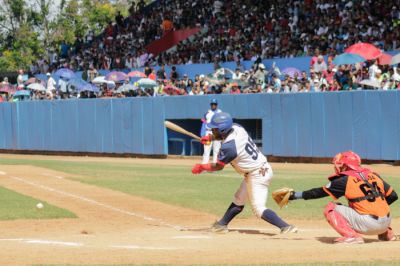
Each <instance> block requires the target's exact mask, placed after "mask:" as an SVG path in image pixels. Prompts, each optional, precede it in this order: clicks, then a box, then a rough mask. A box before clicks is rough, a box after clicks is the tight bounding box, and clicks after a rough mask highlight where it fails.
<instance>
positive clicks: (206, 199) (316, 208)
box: [0, 159, 400, 219]
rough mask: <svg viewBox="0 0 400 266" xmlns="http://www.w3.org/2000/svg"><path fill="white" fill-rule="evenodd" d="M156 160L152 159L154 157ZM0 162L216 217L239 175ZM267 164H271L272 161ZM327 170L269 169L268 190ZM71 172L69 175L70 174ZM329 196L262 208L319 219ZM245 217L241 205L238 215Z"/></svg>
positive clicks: (301, 183)
mask: <svg viewBox="0 0 400 266" xmlns="http://www.w3.org/2000/svg"><path fill="white" fill-rule="evenodd" d="M154 162H155V163H156V162H157V161H156V160H155V161H154ZM0 164H28V165H34V166H39V167H43V168H48V169H52V170H56V171H61V172H65V173H69V174H71V176H70V177H68V178H71V179H74V180H77V181H80V182H83V183H87V184H91V185H96V186H100V187H106V188H111V189H113V190H118V191H122V192H125V193H128V194H132V195H137V196H142V197H145V198H149V199H154V200H158V201H162V202H166V203H169V204H173V205H178V206H182V207H187V208H191V209H196V210H199V211H203V212H209V213H213V214H217V215H221V214H223V212H224V211H225V210H226V208H227V206H228V205H229V204H230V202H231V201H232V198H233V195H234V193H235V191H236V190H237V188H238V187H239V185H240V183H241V181H242V178H240V177H239V175H238V174H236V173H235V172H234V170H233V169H232V168H230V167H227V168H226V169H225V170H224V171H222V172H218V173H215V174H202V175H192V174H191V172H190V170H191V169H190V167H189V166H172V165H170V166H164V165H163V166H158V165H153V166H151V165H144V164H140V162H135V164H127V163H115V162H113V163H108V162H71V161H62V160H59V159H57V160H30V159H0ZM272 166H273V165H272ZM329 171H330V169H329V168H327V171H326V172H325V171H315V170H312V169H310V170H309V171H302V172H298V171H291V170H287V169H284V168H283V169H282V170H280V169H274V179H273V181H272V184H271V186H270V191H273V190H274V189H276V188H279V187H283V186H288V187H293V188H294V189H296V190H298V191H299V190H304V189H309V188H313V187H318V186H322V185H325V184H326V183H327V179H326V176H328V175H329V174H330V172H329ZM73 176H74V177H73ZM385 179H386V180H387V181H388V182H389V183H390V184H392V186H393V187H395V188H396V187H400V180H399V179H398V178H395V177H394V176H386V177H385ZM329 200H330V198H324V199H319V200H312V201H304V200H298V201H294V202H293V203H291V204H290V205H289V207H287V208H285V209H283V210H279V208H278V207H277V206H276V204H275V202H273V200H272V199H271V196H269V199H268V203H267V205H268V207H271V208H272V209H274V210H277V211H278V213H279V214H280V215H282V216H283V217H285V218H293V219H323V215H322V209H323V206H324V205H325V204H326V203H327V202H328V201H329ZM392 214H393V215H394V216H397V215H398V214H400V206H399V204H394V205H393V206H392ZM249 215H251V212H250V208H245V212H244V214H242V216H244V217H246V216H249Z"/></svg>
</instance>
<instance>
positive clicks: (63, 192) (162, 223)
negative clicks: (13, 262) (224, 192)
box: [9, 176, 182, 231]
mask: <svg viewBox="0 0 400 266" xmlns="http://www.w3.org/2000/svg"><path fill="white" fill-rule="evenodd" d="M9 177H10V178H12V179H14V180H16V181H19V182H22V183H25V184H28V185H31V186H33V187H37V188H41V189H43V190H47V191H50V192H53V193H57V194H59V195H63V196H66V197H70V198H74V199H77V200H80V201H84V202H87V203H90V204H92V205H96V206H100V207H103V208H105V209H109V210H112V211H115V212H118V213H122V214H125V215H128V216H132V217H137V218H141V219H143V220H145V221H152V222H156V223H158V224H160V225H164V226H167V227H170V228H173V229H176V230H178V231H180V230H181V229H182V227H180V226H177V225H173V224H169V223H166V222H164V221H162V220H160V219H156V218H153V217H150V216H146V215H144V214H140V213H135V212H131V211H127V210H123V209H120V208H117V207H114V206H111V205H108V204H105V203H101V202H98V201H96V200H93V199H89V198H86V197H83V196H79V195H75V194H72V193H69V192H65V191H62V190H58V189H54V188H52V187H48V186H45V185H42V184H38V183H35V182H32V181H29V180H26V179H24V178H21V177H17V176H9Z"/></svg>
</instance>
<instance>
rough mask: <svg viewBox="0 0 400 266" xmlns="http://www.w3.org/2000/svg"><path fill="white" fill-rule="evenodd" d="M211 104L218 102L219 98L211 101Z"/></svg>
mask: <svg viewBox="0 0 400 266" xmlns="http://www.w3.org/2000/svg"><path fill="white" fill-rule="evenodd" d="M210 104H218V101H217V99H212V100H211V102H210Z"/></svg>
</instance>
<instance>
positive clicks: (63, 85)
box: [58, 79, 67, 92]
mask: <svg viewBox="0 0 400 266" xmlns="http://www.w3.org/2000/svg"><path fill="white" fill-rule="evenodd" d="M58 85H59V86H60V91H62V92H67V82H66V81H65V80H63V79H60V80H59V81H58Z"/></svg>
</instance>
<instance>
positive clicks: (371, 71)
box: [368, 64, 379, 80]
mask: <svg viewBox="0 0 400 266" xmlns="http://www.w3.org/2000/svg"><path fill="white" fill-rule="evenodd" d="M378 69H379V67H378V66H377V65H375V64H374V65H372V66H370V67H369V69H368V74H369V79H370V80H376V72H377V70H378Z"/></svg>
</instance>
